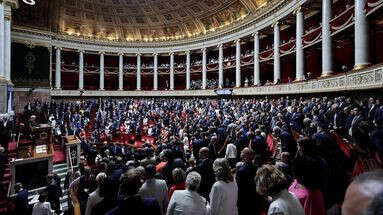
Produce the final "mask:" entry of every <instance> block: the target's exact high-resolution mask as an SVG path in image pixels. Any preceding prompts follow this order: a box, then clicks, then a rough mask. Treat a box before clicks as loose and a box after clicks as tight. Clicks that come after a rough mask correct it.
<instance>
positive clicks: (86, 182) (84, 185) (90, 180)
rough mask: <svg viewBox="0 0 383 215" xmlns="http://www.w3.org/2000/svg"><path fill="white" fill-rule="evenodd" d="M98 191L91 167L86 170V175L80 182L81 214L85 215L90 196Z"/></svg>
mask: <svg viewBox="0 0 383 215" xmlns="http://www.w3.org/2000/svg"><path fill="white" fill-rule="evenodd" d="M95 189H96V182H95V180H94V177H93V175H92V173H91V169H90V168H89V167H85V168H84V175H83V176H81V177H80V179H79V182H78V189H77V197H78V202H79V204H80V209H81V214H85V210H86V204H87V201H88V197H89V194H90V193H92V192H93V191H94V190H95Z"/></svg>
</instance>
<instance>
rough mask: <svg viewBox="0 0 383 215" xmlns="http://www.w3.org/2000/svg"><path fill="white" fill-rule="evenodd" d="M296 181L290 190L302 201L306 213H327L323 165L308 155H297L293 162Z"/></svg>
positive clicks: (321, 214)
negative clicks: (322, 173)
mask: <svg viewBox="0 0 383 215" xmlns="http://www.w3.org/2000/svg"><path fill="white" fill-rule="evenodd" d="M293 172H294V176H295V180H294V182H293V183H292V184H291V186H290V188H289V191H290V192H292V193H294V194H295V196H296V197H297V198H298V200H299V201H300V203H301V205H302V207H303V209H304V210H305V214H306V215H325V214H326V208H325V202H324V199H323V194H322V192H321V191H320V188H321V187H323V186H322V183H321V177H320V175H319V174H320V173H321V167H320V164H318V162H317V161H316V160H315V159H313V158H310V157H308V156H302V157H297V158H296V159H295V160H294V162H293Z"/></svg>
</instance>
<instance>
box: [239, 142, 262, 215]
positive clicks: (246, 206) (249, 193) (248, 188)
mask: <svg viewBox="0 0 383 215" xmlns="http://www.w3.org/2000/svg"><path fill="white" fill-rule="evenodd" d="M241 157H242V160H243V165H242V166H240V167H239V169H238V171H237V174H236V181H237V185H238V201H237V206H238V213H239V215H243V214H248V212H249V211H257V208H254V206H258V205H257V204H256V202H254V198H256V197H258V196H257V194H256V193H257V192H256V189H255V183H254V177H255V175H256V173H257V167H256V166H255V165H254V164H253V162H252V161H253V159H254V151H253V150H251V149H249V148H245V149H243V150H242V152H241ZM256 200H257V199H256Z"/></svg>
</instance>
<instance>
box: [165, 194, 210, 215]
mask: <svg viewBox="0 0 383 215" xmlns="http://www.w3.org/2000/svg"><path fill="white" fill-rule="evenodd" d="M166 214H167V215H208V214H209V203H208V202H207V201H206V199H205V198H203V197H202V196H200V195H199V194H198V193H197V192H195V191H190V190H176V191H174V193H173V195H172V198H171V199H170V202H169V206H168V211H167V213H166Z"/></svg>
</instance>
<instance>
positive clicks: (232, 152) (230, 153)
mask: <svg viewBox="0 0 383 215" xmlns="http://www.w3.org/2000/svg"><path fill="white" fill-rule="evenodd" d="M225 158H226V159H227V160H228V161H229V163H230V167H231V168H235V164H236V163H237V147H236V146H235V145H234V144H233V143H229V144H227V146H226V152H225Z"/></svg>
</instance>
